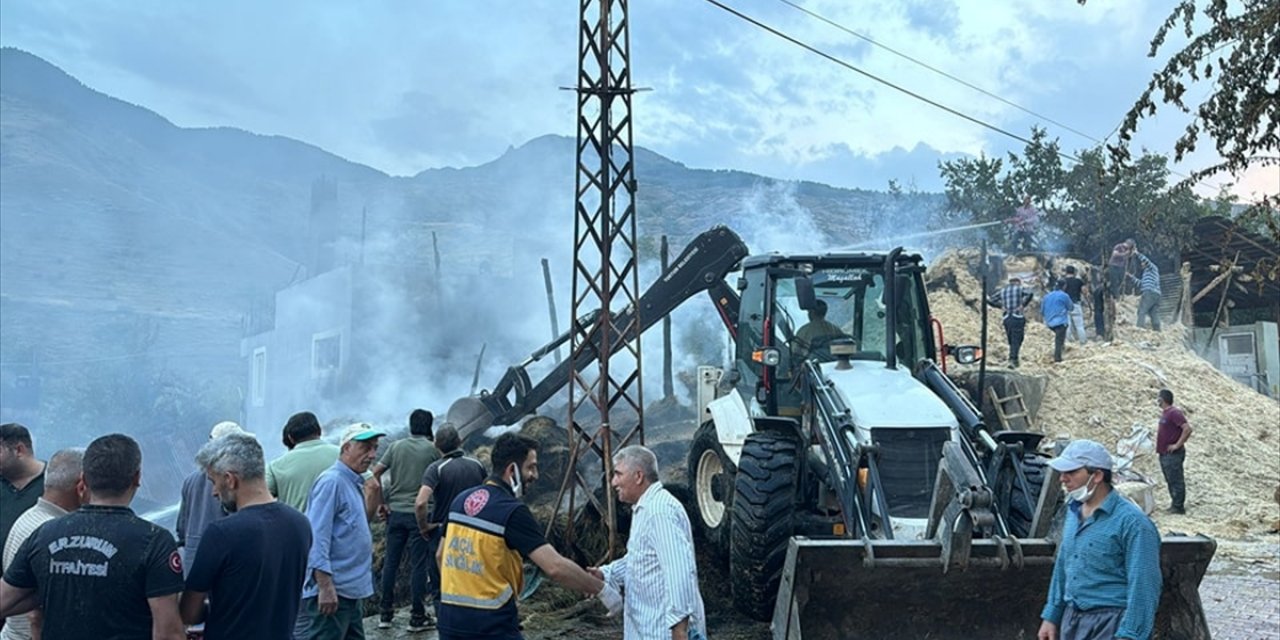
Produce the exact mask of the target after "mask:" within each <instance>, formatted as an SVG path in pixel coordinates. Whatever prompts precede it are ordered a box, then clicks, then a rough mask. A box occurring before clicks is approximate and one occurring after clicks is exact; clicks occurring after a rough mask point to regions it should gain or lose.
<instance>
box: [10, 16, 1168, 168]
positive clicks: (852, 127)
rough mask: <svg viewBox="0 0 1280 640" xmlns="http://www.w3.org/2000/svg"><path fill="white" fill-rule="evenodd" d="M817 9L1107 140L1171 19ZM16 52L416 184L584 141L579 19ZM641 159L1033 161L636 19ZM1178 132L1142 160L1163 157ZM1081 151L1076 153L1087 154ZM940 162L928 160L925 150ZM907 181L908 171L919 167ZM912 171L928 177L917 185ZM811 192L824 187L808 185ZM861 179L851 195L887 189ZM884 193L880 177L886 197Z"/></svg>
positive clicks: (401, 22) (940, 85)
mask: <svg viewBox="0 0 1280 640" xmlns="http://www.w3.org/2000/svg"><path fill="white" fill-rule="evenodd" d="M802 4H803V6H805V7H806V8H808V9H810V10H812V11H814V12H817V13H819V14H822V15H824V16H827V17H829V18H831V19H832V20H835V21H837V22H838V23H840V24H843V25H846V26H847V27H848V28H850V29H853V30H856V31H858V32H859V33H862V34H865V35H867V36H869V37H871V38H874V39H876V40H877V41H879V42H881V43H883V44H886V45H889V46H891V47H894V48H895V49H897V50H899V51H901V52H903V53H905V54H907V55H910V56H913V57H916V58H918V59H920V60H923V61H925V62H927V63H929V64H931V65H933V66H935V67H938V68H939V69H942V70H943V71H945V72H947V73H951V74H954V75H956V76H959V77H962V78H964V79H965V80H967V81H969V82H971V83H973V84H975V85H977V86H980V87H983V88H985V89H987V90H989V91H991V92H994V93H996V94H998V95H1000V96H1002V97H1004V98H1006V99H1008V100H1010V101H1013V102H1016V103H1019V104H1022V105H1025V106H1027V107H1028V108H1031V109H1033V110H1036V111H1039V112H1042V113H1044V114H1045V115H1048V116H1050V117H1052V118H1054V119H1056V120H1059V121H1062V122H1064V123H1068V124H1070V125H1072V126H1074V127H1076V128H1079V129H1081V130H1082V131H1085V132H1088V133H1089V134H1090V135H1092V136H1094V137H1102V136H1104V135H1106V133H1107V132H1109V131H1110V130H1111V129H1112V127H1114V125H1115V123H1117V122H1118V121H1119V120H1120V118H1121V117H1122V116H1123V113H1124V111H1125V110H1127V108H1128V106H1129V105H1130V104H1131V103H1132V100H1133V98H1134V97H1136V95H1137V94H1138V92H1139V91H1140V90H1141V88H1142V86H1143V83H1144V82H1145V80H1146V78H1147V77H1149V75H1150V72H1151V70H1152V68H1153V67H1154V66H1155V64H1156V62H1155V61H1151V60H1148V59H1147V58H1145V53H1146V48H1147V47H1146V42H1147V40H1148V38H1149V36H1150V34H1151V32H1153V31H1154V29H1155V26H1156V25H1157V24H1158V23H1159V21H1160V20H1161V19H1163V17H1164V12H1165V11H1167V7H1166V6H1165V5H1164V3H1161V2H1158V0H1145V1H1142V2H1136V1H1135V2H1126V3H1089V4H1088V5H1086V6H1084V7H1081V6H1079V5H1078V4H1076V3H1072V2H1042V1H1039V0H1021V1H1018V2H1006V3H985V4H965V5H964V6H960V5H959V4H958V3H955V2H925V1H924V0H914V1H913V2H910V3H905V4H904V3H901V2H891V1H888V0H885V1H882V2H876V3H855V4H850V3H848V2H844V1H843V0H812V1H809V2H803V3H802ZM734 5H735V6H738V7H740V8H741V10H743V11H746V12H748V13H751V14H752V15H754V16H757V17H758V18H759V19H760V20H762V21H764V22H766V23H768V24H770V25H774V26H776V27H777V28H779V29H781V30H783V31H785V32H787V33H789V34H792V35H794V36H795V37H797V38H799V39H801V40H803V41H805V42H808V43H810V44H812V45H813V46H815V47H818V48H820V49H822V50H824V51H829V52H831V53H832V54H834V55H837V56H839V57H840V58H841V59H843V60H847V61H848V62H850V63H851V64H854V65H857V66H858V67H860V68H863V69H865V70H866V71H867V72H869V73H873V74H876V75H878V76H880V77H883V78H885V79H887V80H889V81H892V82H894V83H898V84H901V85H902V86H904V87H906V88H909V89H911V90H913V91H917V92H919V93H921V94H923V95H925V96H928V97H929V98H931V99H934V100H937V101H938V102H941V103H943V104H946V105H949V106H951V107H953V108H956V109H959V110H962V111H964V112H965V113H967V114H970V115H972V116H974V117H975V118H979V119H981V120H984V121H987V122H990V123H992V124H994V125H996V126H999V127H1001V128H1004V129H1007V130H1009V131H1013V132H1015V133H1019V134H1025V133H1026V132H1027V131H1028V129H1029V128H1030V126H1031V125H1032V124H1035V123H1036V122H1037V120H1036V119H1035V118H1033V117H1031V116H1028V115H1027V114H1025V113H1023V112H1021V111H1019V110H1017V109H1016V108H1013V107H1011V106H1009V105H1007V104H1004V103H1001V102H999V101H997V100H993V99H991V98H989V97H987V96H984V95H982V94H980V93H977V92H975V91H973V90H971V89H969V88H966V87H963V86H961V85H959V84H956V83H954V82H951V81H949V80H946V79H944V78H941V77H939V76H938V75H936V74H934V73H932V72H930V71H927V70H925V69H923V68H921V67H919V66H917V65H915V64H913V63H911V62H909V61H907V60H904V59H902V58H901V57H898V56H895V55H893V54H892V53H889V52H887V51H884V50H883V49H880V48H876V47H873V46H871V45H870V44H868V43H867V42H865V41H863V40H860V39H857V38H855V37H853V36H850V35H849V34H848V33H845V32H843V31H841V30H839V29H836V28H833V27H832V26H830V25H827V24H824V23H822V22H820V21H817V20H815V19H813V18H811V17H809V16H807V15H805V14H803V13H801V12H799V11H796V10H795V9H793V8H791V7H788V6H786V5H785V4H782V3H747V2H736V3H734ZM0 18H3V19H2V20H0V41H2V42H3V43H4V44H6V45H10V46H17V47H21V48H24V49H27V50H29V51H31V52H33V53H35V54H36V55H40V56H42V57H44V58H46V59H49V60H50V61H51V62H53V63H55V64H57V65H59V66H61V67H63V68H64V69H66V70H67V71H68V72H69V73H71V74H73V75H75V76H77V77H78V78H80V79H81V80H83V81H84V82H86V83H87V84H89V85H90V86H93V87H94V88H97V89H99V90H101V91H104V92H106V93H109V94H111V95H115V96H117V97H120V98H122V99H125V100H128V101H130V102H134V103H137V104H142V105H145V106H147V107H149V108H152V109H154V110H156V111H158V112H159V113H161V115H164V116H166V117H168V118H169V119H171V120H173V121H174V122H175V123H177V124H179V125H182V126H213V125H230V126H237V127H241V128H245V129H249V130H252V131H256V132H260V133H267V134H280V135H286V136H290V137H294V138H298V139H302V140H305V141H307V142H310V143H313V144H316V145H319V146H321V147H323V148H325V149H327V150H330V151H333V152H335V153H338V154H339V155H342V156H344V157H346V158H349V159H352V160H355V161H357V162H362V163H365V164H369V165H372V166H374V167H377V168H379V169H382V170H384V171H388V172H390V173H393V174H399V175H411V174H415V173H417V172H418V171H420V170H422V169H425V168H428V167H433V166H446V165H453V166H457V165H472V164H478V163H482V162H486V161H488V160H490V159H492V158H493V157H495V156H496V155H498V154H499V153H501V152H502V151H503V150H505V149H506V148H508V147H510V146H512V145H519V144H522V143H523V142H525V141H527V140H529V139H531V138H534V137H536V136H539V135H542V134H546V133H559V134H568V135H572V134H573V132H574V130H575V128H576V122H575V100H574V94H573V93H572V92H566V91H560V90H559V87H561V86H565V85H572V84H573V83H574V79H575V77H576V63H577V59H576V56H577V39H578V38H577V36H578V33H577V28H578V16H577V13H576V7H574V6H572V5H565V4H564V3H559V2H553V1H552V0H533V1H530V2H521V3H510V4H508V5H505V6H504V7H503V8H502V10H501V11H496V10H494V9H493V8H492V7H491V6H489V5H484V4H479V3H420V4H412V3H411V4H403V3H400V4H374V5H359V6H357V5H344V4H332V3H320V4H315V3H304V2H301V1H300V0H290V1H285V2H276V3H253V2H249V1H248V0H233V1H231V2H226V3H218V4H183V3H176V4H175V3H163V2H128V3H126V2H99V3H90V4H85V3H74V2H57V1H51V2H35V1H34V0H11V1H9V2H5V3H3V5H0ZM631 29H632V31H631V53H632V75H633V81H634V84H635V86H636V87H649V88H652V89H653V91H651V92H644V93H640V94H637V96H636V99H635V113H634V115H635V139H636V142H637V144H641V145H644V146H648V147H650V148H652V149H654V150H655V151H658V152H659V153H662V154H664V155H667V156H669V157H672V158H675V159H678V160H680V161H682V162H686V163H688V164H690V165H693V166H705V167H723V168H735V169H744V170H751V171H757V172H762V173H766V174H769V175H776V176H782V177H809V178H812V179H818V178H817V176H824V178H823V179H825V177H826V176H831V175H833V173H834V172H832V171H831V170H830V169H829V167H830V166H831V165H832V163H836V162H856V161H865V163H866V164H865V166H871V165H872V164H875V163H881V164H885V163H886V162H892V160H893V159H894V158H896V157H898V155H897V152H896V151H895V150H902V149H917V148H924V149H936V150H938V151H939V152H940V153H952V154H954V153H964V154H976V153H978V152H980V151H985V152H987V153H988V154H992V153H996V154H998V153H1001V152H1002V151H1004V150H1006V149H1010V148H1018V147H1020V146H1021V144H1020V143H1018V142H1016V141H1010V140H1008V139H1007V138H1004V137H1002V136H1000V135H999V134H996V133H994V132H992V131H989V130H986V129H983V128H981V127H979V126H977V125H974V124H972V123H969V122H966V121H964V120H962V119H959V118H957V117H955V116H953V115H950V114H947V113H945V112H942V111H940V110H938V109H936V108H935V107H932V106H929V105H927V104H925V103H923V102H921V101H919V100H916V99H914V98H911V97H908V96H905V95H903V94H901V93H899V92H897V91H894V90H892V89H890V88H887V87H884V86H883V85H880V84H878V83H876V82H874V81H872V80H870V79H868V78H866V77H863V76H860V75H858V74H856V73H854V72H851V71H849V70H847V69H844V68H841V67H839V66H837V65H835V64H832V63H831V62H829V61H827V60H824V59H822V58H819V57H817V56H815V55H813V54H811V53H809V52H806V51H804V50H802V49H799V48H797V47H796V46H794V45H792V44H790V43H787V42H784V41H782V40H780V39H778V38H776V37H775V36H772V35H770V34H767V33H765V32H763V31H761V30H760V29H757V28H755V27H752V26H750V25H748V24H747V23H745V22H742V21H741V20H738V19H737V18H734V17H733V16H731V15H729V14H727V13H725V12H723V11H721V10H719V9H717V8H715V7H714V6H712V5H710V4H706V3H697V2H687V1H685V0H654V1H652V2H646V3H634V4H632V5H631ZM1178 129H1180V125H1179V124H1178V122H1177V120H1176V118H1165V119H1162V120H1161V121H1160V122H1158V123H1152V124H1151V125H1149V128H1148V129H1145V130H1144V132H1143V134H1142V137H1140V139H1139V143H1140V144H1147V145H1148V146H1151V147H1153V148H1156V149H1162V148H1168V147H1170V146H1171V140H1172V139H1173V136H1175V135H1176V132H1177V130H1178ZM1050 131H1051V133H1053V134H1056V135H1064V142H1066V143H1067V144H1066V146H1067V147H1068V148H1074V147H1077V146H1083V145H1085V144H1087V141H1086V140H1082V139H1080V138H1078V137H1076V136H1074V135H1073V134H1069V133H1065V132H1062V131H1058V130H1055V129H1054V128H1052V127H1051V128H1050ZM921 145H923V146H921ZM905 168H906V169H911V167H905ZM911 170H914V169H911ZM810 172H812V173H810ZM858 175H859V174H858V172H855V171H846V172H844V177H843V179H842V180H840V181H838V182H836V184H838V185H842V186H879V184H878V183H877V184H870V183H864V182H860V181H858V178H857V176H858ZM878 179H879V176H877V180H878Z"/></svg>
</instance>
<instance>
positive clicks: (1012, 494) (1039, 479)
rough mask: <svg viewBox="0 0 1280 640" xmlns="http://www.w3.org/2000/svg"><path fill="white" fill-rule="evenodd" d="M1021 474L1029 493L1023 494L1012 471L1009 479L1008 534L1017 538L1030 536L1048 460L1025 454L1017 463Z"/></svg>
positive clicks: (1039, 456)
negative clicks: (1024, 477)
mask: <svg viewBox="0 0 1280 640" xmlns="http://www.w3.org/2000/svg"><path fill="white" fill-rule="evenodd" d="M1017 464H1018V466H1019V467H1021V468H1022V474H1023V475H1024V476H1026V478H1027V488H1028V489H1029V492H1023V491H1022V489H1021V487H1020V486H1019V485H1018V481H1017V475H1016V474H1014V473H1013V472H1012V471H1010V472H1009V475H1010V476H1011V477H1010V479H1009V483H1010V484H1009V503H1008V504H1009V520H1008V524H1009V532H1010V533H1012V534H1013V535H1015V536H1017V537H1019V538H1026V537H1028V536H1030V535H1031V523H1032V520H1033V519H1034V518H1035V515H1036V505H1038V504H1039V503H1040V493H1041V490H1042V489H1043V488H1044V477H1045V475H1046V474H1047V473H1048V471H1047V467H1048V465H1049V458H1047V457H1045V456H1042V455H1040V454H1037V453H1025V454H1023V456H1022V459H1021V460H1019V461H1018V462H1017Z"/></svg>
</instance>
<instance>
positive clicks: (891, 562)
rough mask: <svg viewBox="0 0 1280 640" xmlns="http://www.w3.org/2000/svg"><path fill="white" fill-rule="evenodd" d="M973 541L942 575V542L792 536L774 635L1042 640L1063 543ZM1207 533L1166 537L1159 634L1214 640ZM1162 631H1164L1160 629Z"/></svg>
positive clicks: (783, 638)
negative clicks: (964, 557)
mask: <svg viewBox="0 0 1280 640" xmlns="http://www.w3.org/2000/svg"><path fill="white" fill-rule="evenodd" d="M1018 546H1019V547H1020V550H1021V556H1022V566H1021V568H1019V567H1017V566H1015V557H1016V555H1017V554H1016V553H1015V552H1014V550H1013V548H1012V546H1011V545H1009V544H1005V545H1004V547H1003V550H1002V549H1001V545H999V544H998V543H997V542H996V541H994V540H974V541H973V546H972V549H971V551H970V556H969V558H970V559H969V563H968V566H967V567H965V568H963V569H960V568H952V569H951V570H949V571H948V572H946V573H943V571H942V565H941V562H940V561H939V558H940V556H941V553H942V548H941V545H940V544H938V543H936V542H909V541H899V540H873V541H871V543H870V550H871V554H870V555H871V560H868V557H869V554H868V547H867V544H866V543H864V542H863V541H860V540H851V539H814V538H803V537H797V538H793V539H792V540H791V543H790V547H789V548H788V550H787V560H786V564H785V566H784V568H783V574H782V580H781V584H780V586H779V589H778V600H777V605H776V608H775V609H774V616H773V623H772V632H773V638H774V640H799V639H801V638H803V639H804V640H837V639H845V638H850V639H852V638H885V639H894V638H902V639H908V638H909V639H917V640H918V639H925V638H927V639H930V640H946V639H951V638H954V639H956V640H970V639H973V638H1000V639H1008V640H1018V639H1027V640H1031V639H1034V638H1035V637H1036V631H1037V630H1038V629H1039V627H1040V622H1041V621H1040V612H1041V610H1042V609H1043V608H1044V604H1045V599H1046V597H1047V596H1048V592H1049V581H1050V579H1051V578H1052V574H1053V558H1054V552H1055V550H1056V545H1055V544H1054V543H1052V542H1049V541H1047V540H1043V539H1037V540H1020V541H1019V545H1018ZM1214 549H1215V544H1214V542H1213V541H1212V540H1211V539H1209V538H1204V537H1201V536H1196V537H1185V536H1179V537H1171V538H1165V539H1164V542H1163V545H1162V547H1161V554H1160V556H1161V565H1162V569H1163V573H1164V576H1165V584H1164V586H1165V589H1164V593H1163V594H1162V598H1161V605H1160V610H1159V612H1158V613H1157V617H1156V631H1157V635H1156V636H1154V637H1156V638H1179V639H1182V638H1186V639H1194V640H1201V639H1207V638H1208V637H1209V636H1208V627H1207V626H1206V625H1205V624H1204V611H1203V609H1202V608H1201V606H1200V599H1199V595H1198V592H1197V589H1198V588H1199V585H1200V579H1201V578H1203V577H1204V572H1205V569H1207V568H1208V564H1209V560H1210V559H1211V558H1212V557H1213V552H1214ZM1162 631H1163V634H1162Z"/></svg>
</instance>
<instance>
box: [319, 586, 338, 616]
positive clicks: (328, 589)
mask: <svg viewBox="0 0 1280 640" xmlns="http://www.w3.org/2000/svg"><path fill="white" fill-rule="evenodd" d="M319 604H320V615H322V616H331V615H333V614H335V613H337V612H338V588H337V587H335V586H333V584H332V583H330V584H328V585H321V586H320V603H319Z"/></svg>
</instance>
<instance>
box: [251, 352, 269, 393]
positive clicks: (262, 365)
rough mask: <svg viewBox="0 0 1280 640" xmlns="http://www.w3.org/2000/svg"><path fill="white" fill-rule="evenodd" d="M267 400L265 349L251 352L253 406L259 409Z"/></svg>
mask: <svg viewBox="0 0 1280 640" xmlns="http://www.w3.org/2000/svg"><path fill="white" fill-rule="evenodd" d="M266 398H267V348H266V347H258V348H257V349H254V350H253V406H255V407H261V406H262V403H263V402H264V401H265V400H266Z"/></svg>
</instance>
